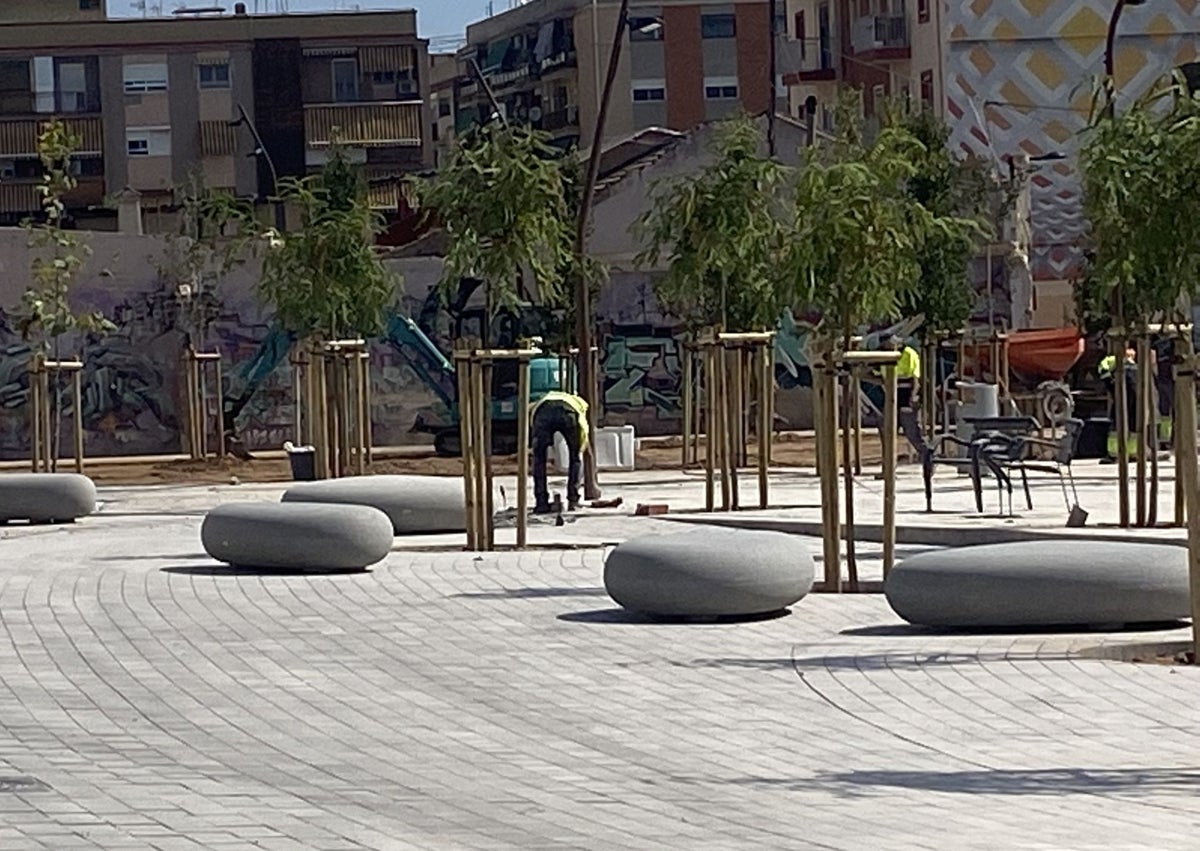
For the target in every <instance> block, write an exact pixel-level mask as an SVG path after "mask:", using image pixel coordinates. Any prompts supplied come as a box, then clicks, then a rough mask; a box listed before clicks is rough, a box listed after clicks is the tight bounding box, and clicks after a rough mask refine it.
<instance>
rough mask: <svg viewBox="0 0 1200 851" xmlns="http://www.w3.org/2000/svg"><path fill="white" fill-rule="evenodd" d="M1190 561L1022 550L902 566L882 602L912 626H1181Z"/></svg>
mask: <svg viewBox="0 0 1200 851" xmlns="http://www.w3.org/2000/svg"><path fill="white" fill-rule="evenodd" d="M1187 558H1188V552H1187V550H1186V549H1185V548H1183V547H1173V546H1168V545H1164V544H1135V543H1123V542H1116V541H1114V542H1104V541H1066V540H1047V541H1029V542H1027V541H1022V542H1019V543H1011V544H989V545H987V546H981V547H963V548H960V549H950V550H938V551H934V552H928V553H921V554H920V555H916V556H913V557H912V558H908V559H905V560H904V561H902V562H901V563H900V564H898V565H896V567H895V568H894V569H893V570H892V571H891V572H890V573H889V574H888V578H887V582H885V583H884V594H885V595H886V596H887V601H888V603H889V604H890V605H891V607H892V608H893V609H894V610H895V612H896V614H898V615H900V617H902V618H904V619H905V620H906V621H908V622H909V623H913V624H920V625H923V626H938V627H962V628H972V627H1001V628H1004V627H1057V626H1083V627H1095V626H1110V625H1116V624H1136V623H1161V622H1166V621H1173V620H1177V619H1179V618H1183V617H1187V616H1188V614H1189V607H1188V567H1187Z"/></svg>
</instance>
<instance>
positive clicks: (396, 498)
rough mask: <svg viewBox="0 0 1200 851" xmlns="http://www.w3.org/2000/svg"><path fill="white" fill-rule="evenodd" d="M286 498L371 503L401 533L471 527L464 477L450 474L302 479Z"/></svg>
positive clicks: (293, 486) (288, 500) (452, 530)
mask: <svg viewBox="0 0 1200 851" xmlns="http://www.w3.org/2000/svg"><path fill="white" fill-rule="evenodd" d="M283 501H284V502H320V503H334V504H339V505H369V506H371V507H372V508H377V509H379V510H380V511H382V512H383V513H384V514H386V515H387V516H388V518H389V519H391V521H392V529H393V530H394V532H395V534H397V535H419V534H426V533H434V532H464V531H466V528H467V509H466V501H465V499H464V498H463V482H462V479H460V478H451V477H447V476H357V477H351V478H346V479H327V480H325V481H320V482H300V483H298V484H295V485H292V486H291V487H290V488H288V489H287V491H285V492H284V494H283Z"/></svg>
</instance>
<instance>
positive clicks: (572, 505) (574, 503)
mask: <svg viewBox="0 0 1200 851" xmlns="http://www.w3.org/2000/svg"><path fill="white" fill-rule="evenodd" d="M578 510H579V500H577V499H573V500H571V501H570V502H568V503H567V511H578Z"/></svg>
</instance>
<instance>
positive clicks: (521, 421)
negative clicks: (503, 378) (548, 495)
mask: <svg viewBox="0 0 1200 851" xmlns="http://www.w3.org/2000/svg"><path fill="white" fill-rule="evenodd" d="M685 446H686V443H685ZM528 513H529V364H528V363H522V364H521V365H520V367H518V369H517V549H524V548H525V544H526V538H527V536H528V529H529V518H528V516H527V515H528Z"/></svg>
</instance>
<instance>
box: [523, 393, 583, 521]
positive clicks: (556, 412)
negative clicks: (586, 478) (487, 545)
mask: <svg viewBox="0 0 1200 851" xmlns="http://www.w3.org/2000/svg"><path fill="white" fill-rule="evenodd" d="M555 434H561V435H562V436H563V440H565V441H566V442H567V454H568V455H569V456H570V458H571V460H570V465H569V467H568V470H567V504H568V505H569V506H572V505H576V504H577V503H578V502H579V467H580V460H581V459H580V446H579V417H578V415H577V414H576V413H575V411H573V410H572V409H571V406H570V405H568V404H566V403H565V402H559V401H555V400H553V399H551V400H550V401H548V402H543V403H542V404H540V405H539V406H538V408H537V410H536V411H534V412H533V496H534V499H535V501H536V502H535V506H534V510H535V511H536V510H538V509H541V510H542V511H545V510H547V509H548V508H550V488H549V486H548V485H547V484H546V453H547V452H549V451H550V448H551V447H552V446H554V435H555Z"/></svg>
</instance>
